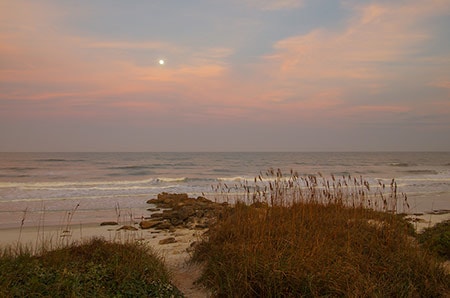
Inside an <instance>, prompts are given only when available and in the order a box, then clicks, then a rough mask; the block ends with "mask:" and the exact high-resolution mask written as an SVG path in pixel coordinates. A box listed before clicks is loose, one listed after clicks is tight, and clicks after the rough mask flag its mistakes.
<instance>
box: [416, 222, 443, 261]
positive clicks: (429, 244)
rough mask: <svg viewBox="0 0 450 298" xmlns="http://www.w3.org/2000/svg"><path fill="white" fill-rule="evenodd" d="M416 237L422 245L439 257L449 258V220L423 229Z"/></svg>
mask: <svg viewBox="0 0 450 298" xmlns="http://www.w3.org/2000/svg"><path fill="white" fill-rule="evenodd" d="M418 238H419V241H420V243H422V244H423V246H425V247H426V248H428V249H429V250H431V251H432V252H434V253H436V254H437V255H438V256H439V257H441V258H443V259H446V260H450V220H447V221H443V222H441V223H438V224H436V225H435V226H434V227H431V228H427V229H425V230H424V231H423V232H422V233H421V234H419V236H418Z"/></svg>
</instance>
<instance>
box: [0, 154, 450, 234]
mask: <svg viewBox="0 0 450 298" xmlns="http://www.w3.org/2000/svg"><path fill="white" fill-rule="evenodd" d="M270 168H274V169H280V170H281V171H282V172H283V173H289V172H290V171H291V170H293V171H296V172H298V173H299V175H300V176H302V175H310V174H317V173H319V172H320V173H321V174H323V175H324V176H326V177H327V176H329V175H332V174H333V175H335V176H342V175H345V176H348V175H351V176H355V177H360V176H362V177H363V178H365V179H367V180H368V181H371V183H373V184H377V182H378V181H383V183H387V184H388V183H389V182H390V181H391V179H392V178H395V180H396V181H397V184H398V189H399V192H404V193H406V194H407V196H408V201H409V205H410V209H409V212H410V213H420V212H430V211H433V210H448V209H450V152H391V153H390V152H353V153H352V152H347V153H343V152H320V153H318V152H315V153H313V152H311V153H305V152H243V153H242V152H241V153H238V152H229V153H219V152H210V153H208V152H201V153H175V152H171V153H152V152H148V153H0V228H11V227H19V226H20V225H21V224H22V221H23V225H24V226H37V225H41V224H45V225H58V224H62V223H64V222H67V219H68V218H70V221H71V223H72V224H84V223H100V222H102V221H114V220H117V219H119V218H120V219H121V220H124V219H125V218H127V217H129V218H130V219H132V218H134V219H137V218H141V217H143V216H147V215H148V211H147V210H146V209H147V208H148V207H149V205H148V204H147V203H146V201H147V200H149V199H151V198H154V197H156V195H157V194H158V193H161V192H169V193H188V194H189V195H190V196H194V197H196V196H200V195H204V196H206V197H207V198H213V197H215V196H214V195H215V192H214V190H213V189H214V186H215V185H217V184H218V183H228V184H229V185H233V184H234V183H235V184H237V183H241V182H242V181H250V182H251V181H253V180H254V178H255V177H256V176H258V175H259V174H260V173H261V172H265V171H267V170H268V169H270ZM215 199H216V200H217V198H216V197H215Z"/></svg>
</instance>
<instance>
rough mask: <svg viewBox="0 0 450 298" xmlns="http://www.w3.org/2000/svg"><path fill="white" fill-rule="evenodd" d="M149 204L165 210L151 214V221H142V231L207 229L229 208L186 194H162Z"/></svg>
mask: <svg viewBox="0 0 450 298" xmlns="http://www.w3.org/2000/svg"><path fill="white" fill-rule="evenodd" d="M147 203H148V204H153V205H156V207H157V208H161V209H163V210H162V212H158V213H153V214H151V216H150V219H146V220H143V221H141V222H140V223H139V226H140V228H141V229H150V228H153V229H163V230H166V229H168V230H173V229H176V228H177V227H183V228H189V229H206V228H208V227H209V226H210V225H211V224H213V223H214V222H215V221H216V219H217V217H218V216H220V214H221V213H222V212H224V210H226V209H227V208H228V205H227V204H226V203H225V204H219V203H215V202H212V201H210V200H208V199H207V198H205V197H197V198H189V196H188V195H187V194H185V193H183V194H170V193H160V194H158V197H157V198H156V199H151V200H149V201H147ZM150 209H151V208H150Z"/></svg>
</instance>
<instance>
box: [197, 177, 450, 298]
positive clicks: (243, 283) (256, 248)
mask: <svg viewBox="0 0 450 298" xmlns="http://www.w3.org/2000/svg"><path fill="white" fill-rule="evenodd" d="M261 176H262V175H260V176H258V177H257V178H255V180H254V184H251V183H250V184H249V183H242V184H241V185H240V186H237V187H230V186H228V185H227V186H226V187H225V191H224V189H223V186H221V187H218V188H216V189H219V190H220V195H224V194H228V195H230V193H232V192H231V191H228V189H233V191H234V193H239V194H240V196H239V197H238V198H235V199H234V200H235V201H237V203H236V204H235V207H234V208H232V209H229V210H228V212H227V213H225V214H223V215H222V217H221V218H219V220H218V223H217V224H216V225H215V226H214V227H212V228H211V229H210V231H209V233H208V235H207V237H205V239H204V241H203V242H202V243H201V244H200V245H199V246H197V248H196V250H195V252H194V255H193V261H194V262H199V263H202V264H203V265H204V272H203V275H202V277H201V278H200V282H202V283H203V284H205V285H206V286H207V287H209V288H210V289H211V290H212V291H213V292H214V293H215V295H217V296H218V297H304V296H305V297H317V296H326V297H335V296H338V297H416V296H417V297H445V296H446V295H449V294H450V286H449V285H450V276H449V275H448V274H447V273H446V272H445V270H444V268H443V265H442V263H440V262H439V260H437V259H436V258H435V257H434V256H433V254H432V253H431V252H430V251H429V250H427V249H426V248H425V247H423V246H422V245H420V244H419V243H418V241H416V238H415V233H414V229H413V228H412V226H411V225H410V224H409V223H408V222H407V221H405V220H404V218H403V216H402V215H399V214H398V213H399V212H397V211H398V209H397V207H398V206H399V205H400V206H403V205H404V206H407V198H406V195H401V194H400V195H399V194H398V193H397V187H396V183H395V181H392V182H391V185H388V186H387V187H386V186H384V185H383V183H381V182H380V183H379V185H378V186H377V187H375V188H374V187H371V186H370V185H368V183H367V182H366V181H364V180H363V179H353V178H352V177H343V178H339V179H337V178H336V177H331V178H330V179H329V180H327V179H325V178H323V176H322V175H319V176H309V177H305V178H301V177H298V176H296V174H295V173H291V175H289V176H288V177H283V175H282V174H281V172H279V171H270V172H269V174H268V175H265V176H266V177H269V178H270V179H265V178H264V177H261ZM299 180H300V181H299ZM264 181H265V182H264ZM240 188H243V190H240ZM383 190H387V192H383ZM242 194H244V196H242ZM399 203H400V204H399ZM447 297H448V296H447Z"/></svg>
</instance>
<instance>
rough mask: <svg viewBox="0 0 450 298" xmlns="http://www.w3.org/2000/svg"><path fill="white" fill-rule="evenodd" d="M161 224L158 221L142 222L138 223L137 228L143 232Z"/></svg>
mask: <svg viewBox="0 0 450 298" xmlns="http://www.w3.org/2000/svg"><path fill="white" fill-rule="evenodd" d="M161 223H162V222H161V221H159V220H143V221H141V222H140V223H139V227H140V228H141V229H143V230H146V229H151V228H154V227H156V226H157V225H159V224H161Z"/></svg>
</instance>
